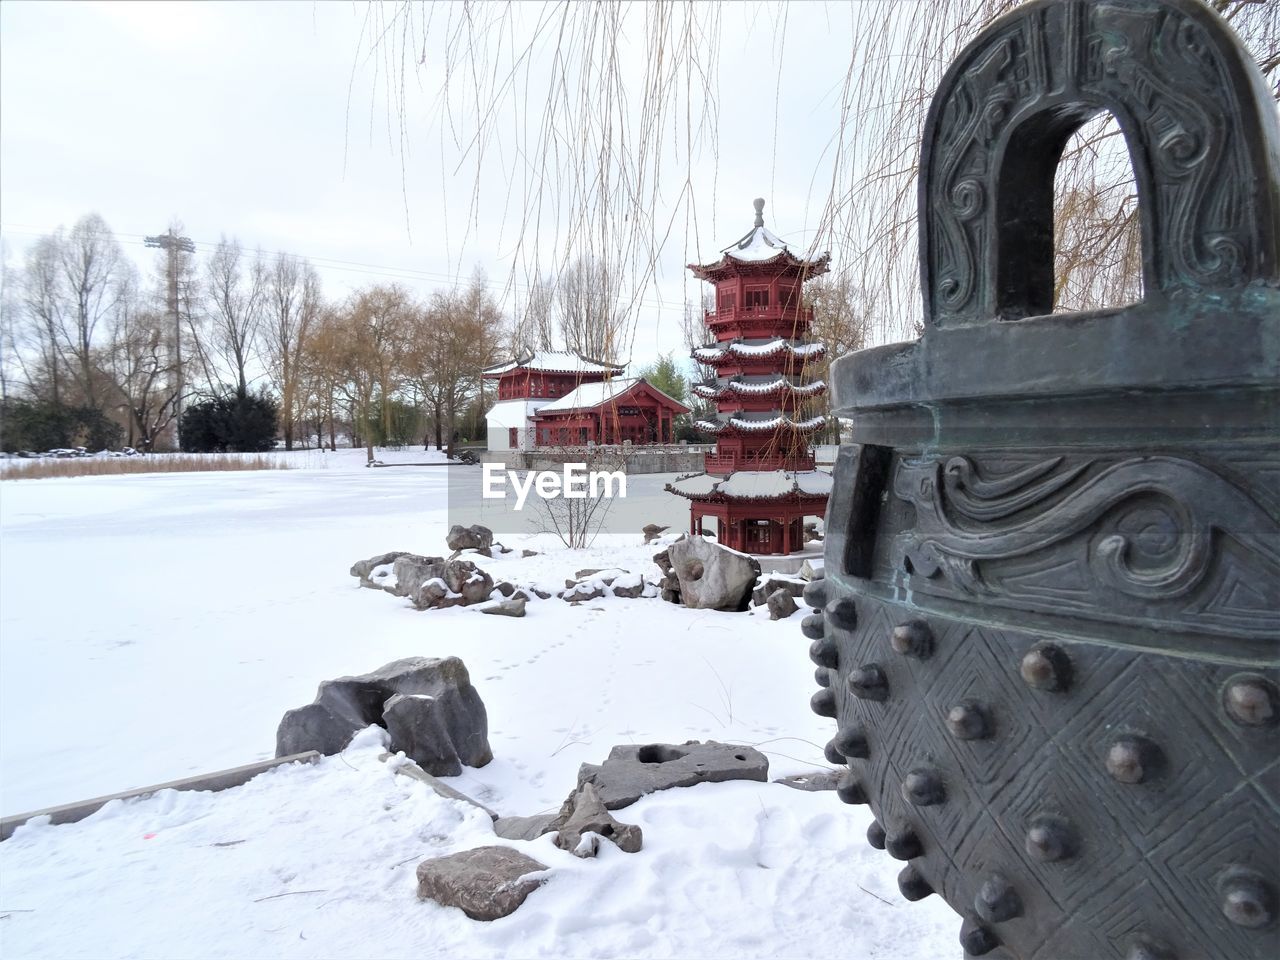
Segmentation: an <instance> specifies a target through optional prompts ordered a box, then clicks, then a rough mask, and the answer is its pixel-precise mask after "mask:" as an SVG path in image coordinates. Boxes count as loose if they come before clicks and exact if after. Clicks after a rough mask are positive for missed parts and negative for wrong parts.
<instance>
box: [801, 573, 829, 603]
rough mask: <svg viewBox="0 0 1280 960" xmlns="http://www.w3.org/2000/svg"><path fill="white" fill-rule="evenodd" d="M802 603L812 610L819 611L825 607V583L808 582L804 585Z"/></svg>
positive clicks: (822, 581) (819, 581) (820, 581)
mask: <svg viewBox="0 0 1280 960" xmlns="http://www.w3.org/2000/svg"><path fill="white" fill-rule="evenodd" d="M802 596H803V598H804V602H805V604H806V605H808V606H810V607H812V608H813V609H814V610H821V609H822V608H823V607H825V606H826V605H827V582H826V581H825V580H810V581H809V582H808V583H806V584H805V585H804V593H803V595H802Z"/></svg>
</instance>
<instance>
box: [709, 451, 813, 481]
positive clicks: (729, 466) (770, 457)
mask: <svg viewBox="0 0 1280 960" xmlns="http://www.w3.org/2000/svg"><path fill="white" fill-rule="evenodd" d="M815 464H816V461H815V460H814V456H813V454H812V453H806V454H800V455H797V456H791V457H788V456H785V455H784V454H781V453H771V454H761V455H757V456H751V455H750V454H732V453H720V454H713V453H709V454H707V460H706V468H705V469H706V472H707V473H713V474H715V475H717V476H720V475H723V474H729V473H733V472H734V471H735V470H812V469H814V467H815Z"/></svg>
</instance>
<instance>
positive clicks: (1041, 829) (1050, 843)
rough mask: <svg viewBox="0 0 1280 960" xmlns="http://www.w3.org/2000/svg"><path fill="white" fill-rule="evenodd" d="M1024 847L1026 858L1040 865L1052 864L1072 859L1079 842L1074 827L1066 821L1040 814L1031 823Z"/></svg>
mask: <svg viewBox="0 0 1280 960" xmlns="http://www.w3.org/2000/svg"><path fill="white" fill-rule="evenodd" d="M1024 845H1025V846H1026V849H1027V855H1028V856H1030V857H1033V858H1034V859H1036V860H1039V861H1041V862H1042V863H1053V862H1054V861H1057V860H1067V859H1070V858H1071V857H1074V856H1075V855H1076V851H1077V850H1078V849H1079V840H1078V839H1077V837H1076V831H1075V827H1073V826H1072V825H1071V824H1070V823H1069V822H1068V821H1067V820H1065V819H1063V818H1062V817H1055V816H1052V815H1049V814H1041V815H1040V816H1038V817H1036V818H1035V819H1033V820H1032V821H1031V826H1030V828H1029V829H1028V830H1027V839H1026V842H1025V844H1024Z"/></svg>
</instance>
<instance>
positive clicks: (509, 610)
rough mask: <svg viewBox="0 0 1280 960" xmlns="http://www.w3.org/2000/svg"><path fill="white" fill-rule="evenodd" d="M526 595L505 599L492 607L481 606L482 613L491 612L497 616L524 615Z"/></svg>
mask: <svg viewBox="0 0 1280 960" xmlns="http://www.w3.org/2000/svg"><path fill="white" fill-rule="evenodd" d="M524 604H525V598H524V597H513V598H512V599H510V600H503V601H502V602H500V603H495V604H494V605H493V606H491V607H481V608H480V612H481V613H490V614H493V615H494V616H495V617H523V616H524Z"/></svg>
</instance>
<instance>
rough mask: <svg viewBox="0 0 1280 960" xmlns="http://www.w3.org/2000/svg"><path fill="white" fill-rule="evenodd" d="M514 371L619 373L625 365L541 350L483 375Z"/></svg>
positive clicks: (510, 361) (566, 352)
mask: <svg viewBox="0 0 1280 960" xmlns="http://www.w3.org/2000/svg"><path fill="white" fill-rule="evenodd" d="M516 369H523V370H541V371H544V372H546V373H621V372H622V371H623V370H625V369H626V365H625V364H617V363H602V362H601V361H599V360H590V359H588V358H586V357H581V356H578V354H576V353H572V352H570V351H568V350H541V351H539V352H537V353H532V354H529V355H528V356H525V357H517V358H516V359H514V360H509V361H507V362H506V363H498V364H494V365H493V366H492V367H485V370H484V375H485V376H486V377H500V376H502V374H504V373H509V372H510V371H512V370H516Z"/></svg>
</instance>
